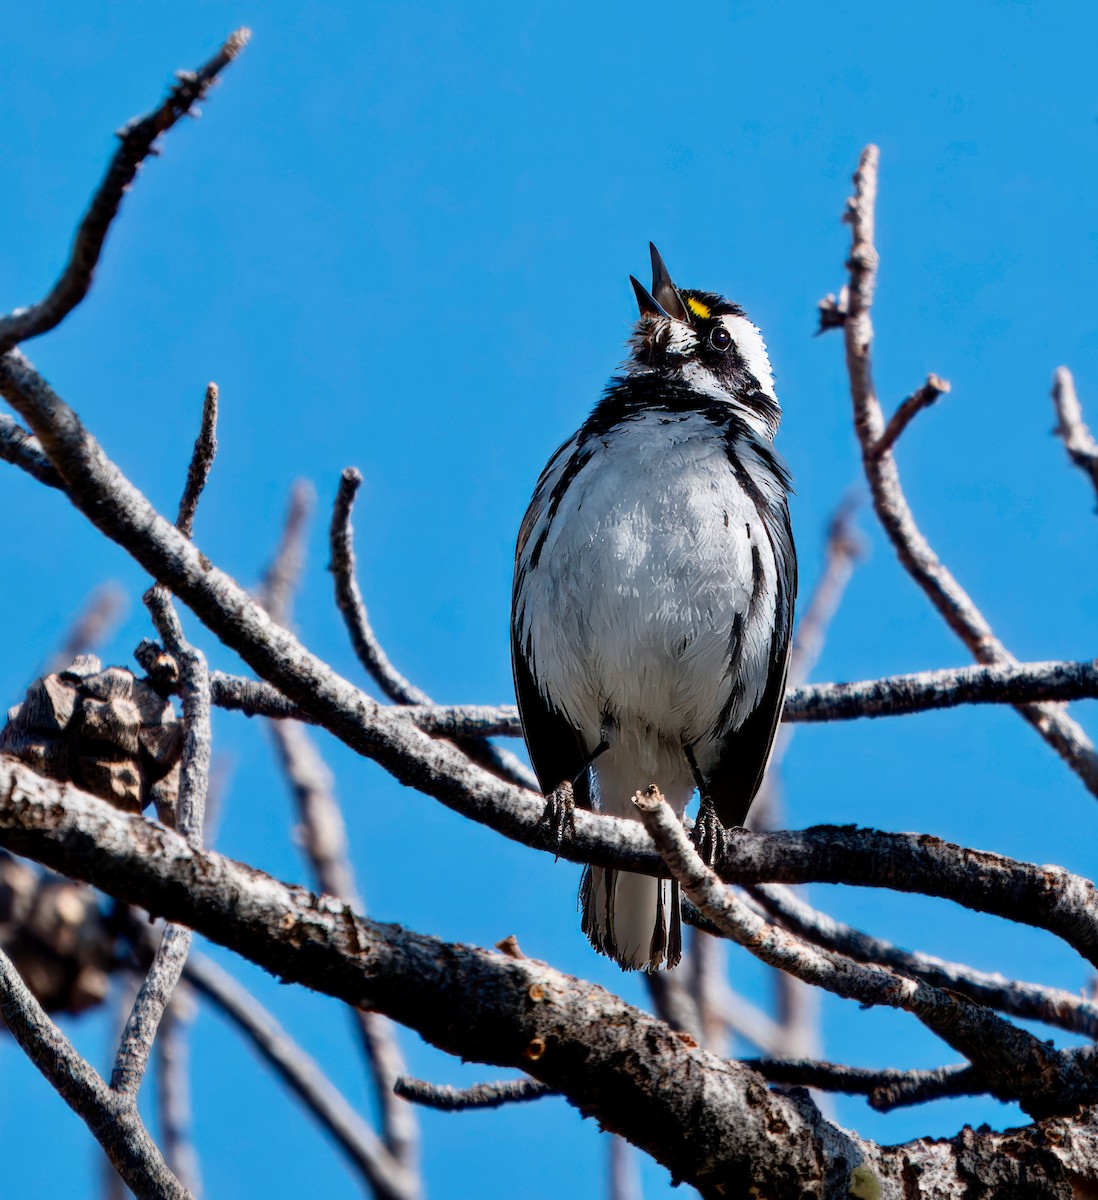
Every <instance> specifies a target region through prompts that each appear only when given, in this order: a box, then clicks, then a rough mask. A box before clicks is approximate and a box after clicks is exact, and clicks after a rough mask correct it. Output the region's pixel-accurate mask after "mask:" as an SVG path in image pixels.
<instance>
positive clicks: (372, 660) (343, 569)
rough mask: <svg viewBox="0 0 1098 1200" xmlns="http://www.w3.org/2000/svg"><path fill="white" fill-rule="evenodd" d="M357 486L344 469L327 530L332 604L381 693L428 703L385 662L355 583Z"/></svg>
mask: <svg viewBox="0 0 1098 1200" xmlns="http://www.w3.org/2000/svg"><path fill="white" fill-rule="evenodd" d="M361 486H362V472H361V471H360V470H359V469H358V468H357V467H347V468H345V470H344V471H343V474H342V475H341V476H340V479H339V489H338V491H337V492H336V499H335V505H334V507H333V508H332V524H331V529H330V531H329V547H330V553H331V562H330V563H329V564H328V570H329V571H331V573H332V577H333V579H334V580H335V595H336V604H337V605H338V606H339V611H340V612H341V613H342V614H343V621H344V624H345V625H346V626H347V632H348V633H349V634H350V637H351V645H352V646H353V647H354V651H355V654H356V655H357V657H358V661H359V662H360V663H361V664H362V665H363V667H364V668H365V669H366V673H367V674H368V675H369V676H370V678H371V679H372V680H373V681H374V682H375V683H376V684H377V685H378V687H379V688H381V690H382V692H383V694H384V695H385V696H387V697H388V698H389V699H390V700H391V701H392V702H393V703H394V704H431V698H430V697H429V696H428V695H427V693H426V692H423V691H421V690H420V689H419V688H417V687H416V686H415V684H414V683H411V682H410V681H409V680H407V679H405V678H404V676H403V675H401V673H400V672H399V671H398V670H397V669H396V667H394V666H393V664H392V663H391V662H390V661H389V656H388V655H387V654H386V653H385V651H384V649H382V646H381V643H380V642H379V641H378V640H377V637H376V636H375V634H374V631H373V627H372V626H371V625H370V619H369V617H368V616H367V613H366V602H365V601H364V600H363V598H362V592H361V591H360V590H359V586H358V578H357V571H356V568H355V545H354V535H355V531H354V526H353V525H352V524H351V514H352V512H353V511H354V505H355V496H356V495H357V494H358V489H359V488H360V487H361Z"/></svg>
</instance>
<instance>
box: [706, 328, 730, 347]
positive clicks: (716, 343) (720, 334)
mask: <svg viewBox="0 0 1098 1200" xmlns="http://www.w3.org/2000/svg"><path fill="white" fill-rule="evenodd" d="M709 344H710V345H711V346H712V347H713V349H714V350H727V349H728V347H729V346H731V345H732V335H731V334H730V333H729V332H728V330H727V329H726V328H725V327H724V326H723V325H716V326H714V328H713V332H712V333H711V334H710V335H709Z"/></svg>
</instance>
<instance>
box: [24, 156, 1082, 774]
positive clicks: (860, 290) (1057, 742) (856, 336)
mask: <svg viewBox="0 0 1098 1200" xmlns="http://www.w3.org/2000/svg"><path fill="white" fill-rule="evenodd" d="M877 160H878V150H877V147H876V146H867V147H866V148H865V150H863V151H862V156H861V159H860V161H859V163H858V170H857V172H856V173H855V175H854V195H853V196H852V197H851V198H850V200H849V201H848V205H847V214H846V219H847V221H848V222H849V224H850V227H851V242H852V245H851V251H850V259H849V261H848V263H847V266H848V268H849V270H850V291H849V301H848V310H847V313H846V318H845V320H844V322H843V336H844V339H845V344H846V367H847V374H848V375H849V377H850V395H851V399H852V401H853V405H854V428H855V431H856V432H857V435H858V441H859V442H860V444H861V449H862V464H863V466H864V468H865V475H866V479H867V480H868V482H869V490H870V492H871V494H872V496H873V507H874V510H875V511H876V513H877V516H878V518H879V519H880V522H881V525H882V526H883V527H884V530H885V532H886V533H887V534H888V537H889V539H890V541H891V542H892V545H893V548H894V549H895V551H896V554H897V555H898V557H899V559H900V562H901V563H902V564H903V566H904V568H905V569H906V570H907V572H908V573H909V574H910V575H911V577H912V578H913V579H914V580H915V582H916V583H917V584H918V585H919V587H920V588H922V590H923V592H924V593H925V594H926V596H927V598H928V599H929V600H930V602H931V603H932V604H933V605H934V607H935V608H936V609H937V610H938V612H939V613H940V614H941V615H942V617H943V618H944V619H945V621H946V623H947V624H948V625H949V627H950V628H951V629H952V630H953V631H954V633H956V634H957V636H958V637H959V638H960V639H961V641H962V642H964V644H965V645H966V646H967V647H968V649H969V650H970V651H971V652H972V655H973V657H974V658H976V660H977V661H978V662H982V663H988V664H1005V663H1013V662H1014V661H1015V660H1014V658H1013V656H1012V655H1011V654H1010V653H1009V651H1008V650H1007V649H1006V647H1005V646H1004V645H1003V644H1002V642H1000V641H999V639H998V638H997V637H996V636H995V634H994V632H993V631H992V629H991V626H990V625H989V624H988V622H987V620H986V619H985V618H984V616H983V614H982V613H981V612H980V611H979V609H978V608H977V607H976V605H975V604H974V603H973V601H972V598H971V597H970V596H969V595H968V593H967V592H966V591H965V590H964V588H962V587H961V585H960V584H959V583H958V582H957V580H956V579H955V578H954V576H953V575H952V573H951V572H950V571H949V570H948V569H947V568H946V567H945V566H944V565H943V564H942V562H941V561H940V560H939V558H938V556H937V555H936V554H935V553H934V551H933V550H932V549H931V547H930V544H929V543H928V542H927V540H926V538H925V537H924V536H923V534H922V532H921V531H920V529H919V527H918V526H917V525H916V523H915V518H914V516H913V515H912V512H911V508H910V506H909V505H908V503H907V498H906V496H905V495H904V492H903V488H902V487H901V484H900V475H899V471H898V469H897V467H896V460H895V458H894V456H893V454H892V451H891V449H889V448H888V445H887V443H885V445H884V448H883V449H882V448H881V447H882V441H883V439H884V438H885V437H886V433H887V431H886V426H885V421H884V415H883V413H882V411H881V404H880V401H879V400H878V398H877V391H876V388H875V386H874V383H873V368H872V359H871V350H872V345H873V323H872V319H871V312H872V307H873V291H874V287H875V284H876V279H877V263H878V256H877V250H876V247H875V245H874V220H875V205H876V199H877ZM32 428H33V426H32ZM1018 711H1019V712H1020V713H1021V715H1022V716H1023V717H1024V718H1025V720H1026V721H1028V722H1029V723H1030V724H1031V725H1032V726H1033V727H1034V728H1035V729H1036V730H1037V732H1038V733H1039V734H1040V735H1041V736H1042V737H1043V738H1044V739H1045V741H1047V742H1048V743H1049V745H1051V746H1052V747H1053V748H1054V749H1055V750H1056V752H1057V753H1058V754H1059V755H1060V757H1061V758H1063V759H1064V761H1065V762H1066V763H1067V764H1068V765H1069V766H1070V767H1071V769H1072V770H1073V771H1074V772H1075V773H1076V774H1077V775H1078V776H1079V777H1080V779H1082V781H1083V783H1084V784H1085V785H1086V787H1087V788H1088V790H1089V791H1091V792H1092V793H1093V794H1094V795H1096V796H1098V752H1096V751H1095V748H1094V745H1093V743H1092V742H1091V740H1090V739H1089V738H1088V737H1087V735H1086V734H1085V733H1084V732H1083V729H1082V728H1081V727H1080V726H1079V724H1078V723H1077V722H1076V721H1074V720H1073V719H1072V718H1071V717H1069V716H1068V715H1067V713H1066V712H1064V711H1063V710H1062V709H1060V708H1058V707H1056V706H1054V705H1051V704H1026V705H1021V706H1019V708H1018Z"/></svg>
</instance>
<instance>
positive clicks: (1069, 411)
mask: <svg viewBox="0 0 1098 1200" xmlns="http://www.w3.org/2000/svg"><path fill="white" fill-rule="evenodd" d="M1052 403H1053V404H1054V405H1055V407H1056V428H1055V429H1054V430H1053V432H1054V433H1055V434H1056V436H1057V437H1058V438H1059V439H1060V440H1061V441H1062V442H1063V443H1064V449H1065V450H1066V451H1067V452H1068V454H1069V455H1070V457H1071V461H1072V462H1073V463H1074V464H1075V465H1076V466H1077V467H1078V468H1079V470H1080V471H1082V472H1083V473H1084V474H1085V475H1089V476H1090V481H1091V483H1092V484H1093V485H1094V490H1095V493H1098V441H1095V440H1094V435H1093V434H1092V433H1091V432H1090V430H1089V429H1088V428H1087V424H1086V422H1085V421H1084V420H1083V407H1082V405H1081V404H1080V403H1079V397H1078V395H1077V394H1076V391H1075V380H1074V379H1073V378H1072V376H1071V372H1070V371H1069V370H1068V369H1067V367H1057V369H1056V377H1055V379H1054V381H1053V384H1052Z"/></svg>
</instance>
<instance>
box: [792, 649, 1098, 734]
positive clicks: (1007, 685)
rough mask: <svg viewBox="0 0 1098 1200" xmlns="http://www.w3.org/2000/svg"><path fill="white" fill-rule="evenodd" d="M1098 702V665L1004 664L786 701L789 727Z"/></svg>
mask: <svg viewBox="0 0 1098 1200" xmlns="http://www.w3.org/2000/svg"><path fill="white" fill-rule="evenodd" d="M1096 696H1098V659H1095V660H1094V661H1092V662H1036V663H1001V664H997V665H994V666H984V667H956V668H954V667H951V668H947V669H945V670H940V671H917V672H915V673H913V674H911V675H890V676H887V677H885V678H883V679H865V680H861V681H860V682H858V683H817V684H812V685H810V686H807V687H802V688H795V689H794V690H793V691H791V692H790V693H789V694H788V695H787V696H786V701H785V711H784V718H785V720H787V721H849V720H852V719H854V718H857V717H899V716H904V715H905V714H907V713H913V712H929V711H931V710H932V709H937V708H955V707H956V706H957V705H959V704H1014V705H1018V704H1025V703H1027V702H1030V701H1035V700H1049V701H1059V700H1084V699H1092V698H1094V697H1096Z"/></svg>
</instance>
